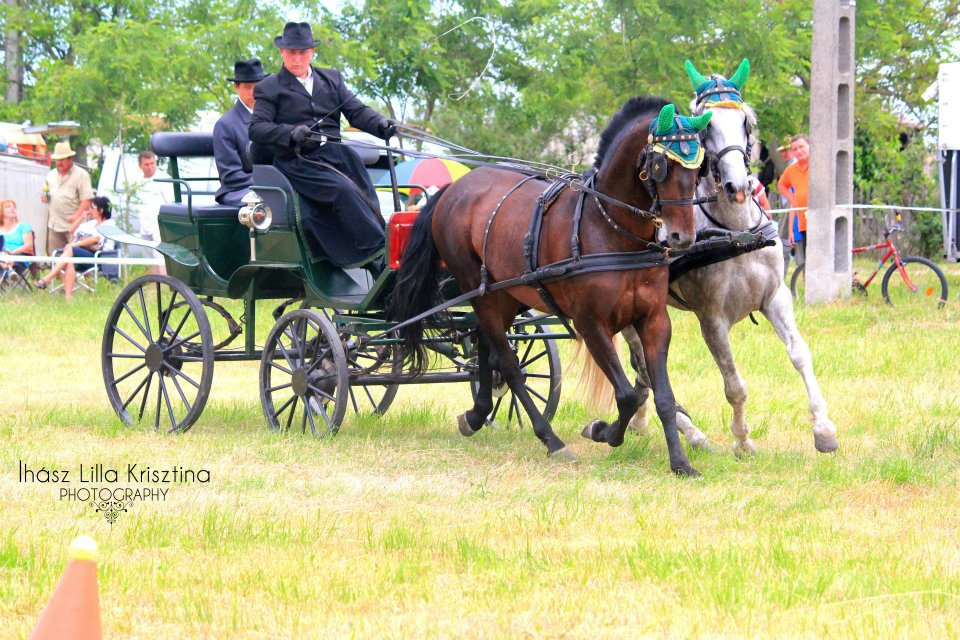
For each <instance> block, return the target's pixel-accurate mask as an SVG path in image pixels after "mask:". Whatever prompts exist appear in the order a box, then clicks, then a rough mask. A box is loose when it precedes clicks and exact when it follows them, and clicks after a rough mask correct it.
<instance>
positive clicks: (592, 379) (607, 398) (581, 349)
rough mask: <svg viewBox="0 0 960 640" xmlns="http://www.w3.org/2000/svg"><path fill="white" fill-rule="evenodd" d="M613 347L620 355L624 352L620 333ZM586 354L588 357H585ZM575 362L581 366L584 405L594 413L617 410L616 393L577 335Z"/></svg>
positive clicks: (614, 339) (574, 353)
mask: <svg viewBox="0 0 960 640" xmlns="http://www.w3.org/2000/svg"><path fill="white" fill-rule="evenodd" d="M613 346H614V348H615V349H616V350H617V353H620V352H621V351H622V350H623V338H622V337H621V336H620V334H619V333H618V334H617V335H615V336H614V337H613ZM584 354H586V355H584ZM573 361H574V362H579V364H580V372H579V373H580V384H581V388H582V389H583V393H584V394H586V395H585V397H584V404H585V405H586V407H587V409H589V410H590V411H592V412H594V413H606V412H609V411H613V410H615V409H616V408H617V402H616V400H617V399H616V393H615V392H614V388H613V385H612V384H610V381H609V380H607V377H606V376H605V375H604V374H603V371H602V370H601V369H600V367H598V366H597V363H596V362H595V361H594V359H593V356H591V355H590V353H589V352H587V350H586V348H585V346H584V344H583V338H581V337H580V335H579V334H578V335H577V348H576V349H575V350H574V352H573Z"/></svg>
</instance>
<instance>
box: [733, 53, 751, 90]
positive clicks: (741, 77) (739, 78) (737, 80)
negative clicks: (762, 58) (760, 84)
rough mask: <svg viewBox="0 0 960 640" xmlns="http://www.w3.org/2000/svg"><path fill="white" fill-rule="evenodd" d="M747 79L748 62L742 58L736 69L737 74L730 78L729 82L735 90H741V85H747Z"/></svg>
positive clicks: (748, 74)
mask: <svg viewBox="0 0 960 640" xmlns="http://www.w3.org/2000/svg"><path fill="white" fill-rule="evenodd" d="M749 77H750V61H749V60H747V59H746V58H744V59H743V62H741V63H740V66H739V67H737V72H736V73H735V74H733V75H732V76H731V77H730V82H731V83H732V84H733V85H734V86H735V87H736V88H737V89H743V85H745V84H747V78H749Z"/></svg>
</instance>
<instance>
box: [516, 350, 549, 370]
mask: <svg viewBox="0 0 960 640" xmlns="http://www.w3.org/2000/svg"><path fill="white" fill-rule="evenodd" d="M545 355H547V350H546V349H544V350H543V351H541V352H540V353H538V354H537V355H535V356H533V357H532V358H530V359H529V360H526V361H524V362H522V363H521V364H520V366H521V367H529V366H530V365H532V364H533V363H534V362H536V361H537V360H539V359H540V358H542V357H543V356H545Z"/></svg>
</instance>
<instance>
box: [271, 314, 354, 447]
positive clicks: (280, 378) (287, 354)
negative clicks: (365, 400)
mask: <svg viewBox="0 0 960 640" xmlns="http://www.w3.org/2000/svg"><path fill="white" fill-rule="evenodd" d="M349 386H350V381H349V378H348V372H347V360H346V357H345V356H344V353H343V344H342V343H341V342H340V337H339V336H338V335H337V330H336V329H335V328H334V326H333V324H332V323H331V322H330V321H329V320H327V319H326V318H325V317H323V315H321V314H319V313H317V312H316V311H313V310H311V309H297V310H295V311H291V312H290V313H288V314H286V315H285V316H283V317H282V318H280V319H279V320H278V321H277V323H276V324H275V325H274V326H273V329H271V331H270V335H269V336H268V337H267V343H266V345H265V346H264V349H263V357H262V359H261V360H260V401H261V404H262V405H263V415H264V416H265V417H266V419H267V424H268V426H269V427H270V429H271V430H273V431H290V430H292V429H299V430H300V431H301V432H302V433H306V431H307V427H309V428H310V433H312V434H313V435H314V436H316V437H318V438H323V437H325V436H327V435H331V434H335V433H336V432H337V431H339V430H340V423H341V422H342V421H343V414H344V413H345V412H346V409H347V397H348V395H349Z"/></svg>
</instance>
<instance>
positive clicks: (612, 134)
mask: <svg viewBox="0 0 960 640" xmlns="http://www.w3.org/2000/svg"><path fill="white" fill-rule="evenodd" d="M667 104H670V103H669V102H668V101H667V100H664V99H663V98H658V97H656V96H642V97H641V96H637V97H636V98H630V99H629V100H627V101H626V102H625V103H623V106H622V107H620V111H618V112H617V114H616V115H615V116H613V118H611V119H610V124H608V125H607V128H606V129H604V130H603V133H601V134H600V142H599V144H598V145H597V154H596V155H595V156H594V157H593V166H594V168H596V169H599V168H600V165H601V164H603V159H604V158H605V157H606V155H607V153H609V152H610V148H611V147H612V146H613V143H614V141H615V140H616V139H617V136H619V135H620V133H621V132H622V131H623V130H624V129H626V128H627V127H628V126H629V125H630V124H631V123H632V122H633V121H634V120H636V119H637V118H639V117H640V116H642V115H647V114H650V113H660V110H661V109H663V107H664V106H665V105H667Z"/></svg>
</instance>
